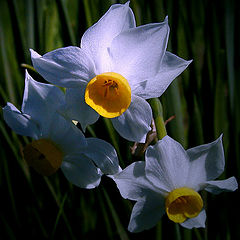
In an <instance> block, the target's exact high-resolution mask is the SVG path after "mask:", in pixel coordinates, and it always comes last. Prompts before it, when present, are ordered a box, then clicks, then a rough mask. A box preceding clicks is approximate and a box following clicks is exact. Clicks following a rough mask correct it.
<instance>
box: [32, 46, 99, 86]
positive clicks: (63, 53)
mask: <svg viewBox="0 0 240 240" xmlns="http://www.w3.org/2000/svg"><path fill="white" fill-rule="evenodd" d="M30 51H31V58H32V63H33V66H34V68H35V69H36V70H37V71H38V72H39V73H40V74H41V75H42V76H43V77H44V78H45V79H46V80H47V81H48V82H51V83H53V84H55V85H57V86H61V87H73V88H74V87H78V86H79V85H81V83H82V82H83V83H87V82H88V81H89V80H90V79H92V78H93V77H94V76H95V74H94V72H95V68H94V65H93V62H92V60H91V59H90V58H89V57H88V56H87V54H86V53H85V52H84V51H83V50H82V49H81V48H79V47H72V46H70V47H65V48H59V49H56V50H54V51H51V52H48V53H46V54H44V55H43V56H41V55H39V54H38V53H36V52H35V51H34V50H32V49H31V50H30Z"/></svg>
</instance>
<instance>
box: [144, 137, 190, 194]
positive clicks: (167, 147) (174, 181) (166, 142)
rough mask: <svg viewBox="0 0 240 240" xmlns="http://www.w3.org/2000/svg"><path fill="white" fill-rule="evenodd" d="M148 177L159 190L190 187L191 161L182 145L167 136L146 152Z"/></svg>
mask: <svg viewBox="0 0 240 240" xmlns="http://www.w3.org/2000/svg"><path fill="white" fill-rule="evenodd" d="M145 171H146V177H147V178H148V179H149V180H150V181H151V182H152V183H153V184H154V185H155V186H156V187H158V188H161V189H165V190H166V191H169V192H170V191H171V190H172V189H176V188H180V187H184V186H188V185H187V184H188V183H187V182H186V180H187V176H188V171H189V159H188V155H187V153H186V151H185V150H184V149H183V147H182V146H181V144H180V143H178V142H176V141H175V140H173V139H172V138H170V137H169V136H165V137H164V138H163V139H162V140H159V141H158V142H157V143H156V144H155V145H153V146H149V147H148V148H147V151H146V168H145Z"/></svg>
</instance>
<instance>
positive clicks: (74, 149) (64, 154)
mask: <svg viewBox="0 0 240 240" xmlns="http://www.w3.org/2000/svg"><path fill="white" fill-rule="evenodd" d="M64 104H65V96H64V93H63V92H62V91H61V90H60V89H59V88H57V87H56V86H53V85H50V84H43V83H39V82H36V81H34V80H33V79H32V78H31V77H30V75H29V74H28V73H27V72H26V77H25V90H24V96H23V103H22V108H21V111H19V110H18V109H17V108H16V107H15V106H14V105H13V104H11V103H7V105H6V106H5V107H4V108H3V116H4V119H5V121H6V123H7V124H8V125H9V127H11V128H12V129H13V130H14V131H15V132H16V133H17V134H20V135H23V136H29V137H31V138H32V139H33V141H32V142H31V143H29V144H28V145H27V146H25V147H24V149H23V155H24V158H25V160H26V162H27V163H28V164H29V165H30V166H32V167H33V168H34V169H35V170H36V171H37V172H38V173H40V174H42V175H46V176H49V175H51V174H53V173H55V172H56V171H57V170H58V169H59V168H61V169H62V171H63V173H64V175H65V176H66V178H67V179H68V180H69V181H70V182H72V183H73V184H75V185H77V186H79V187H83V188H94V187H96V186H97V185H98V184H99V183H100V180H101V176H102V174H103V173H104V174H109V175H111V174H115V173H117V172H119V171H120V170H121V169H120V167H119V165H118V158H117V154H116V151H115V150H114V148H113V147H112V146H111V145H110V144H108V143H107V142H105V141H103V140H100V139H97V138H85V137H84V135H83V134H82V132H81V131H80V130H79V129H78V128H77V127H76V126H75V125H74V124H73V123H72V122H71V121H67V120H66V119H65V118H64V117H62V116H61V115H60V114H59V113H58V109H59V108H60V107H62V106H63V105H64Z"/></svg>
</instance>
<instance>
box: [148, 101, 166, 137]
mask: <svg viewBox="0 0 240 240" xmlns="http://www.w3.org/2000/svg"><path fill="white" fill-rule="evenodd" d="M149 103H150V105H151V107H152V111H153V119H154V122H155V125H156V131H157V138H158V140H161V139H162V138H164V137H165V136H166V135H167V131H166V127H165V124H164V120H163V109H162V104H161V102H160V100H159V99H158V98H152V99H150V100H149Z"/></svg>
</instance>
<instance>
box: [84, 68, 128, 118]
mask: <svg viewBox="0 0 240 240" xmlns="http://www.w3.org/2000/svg"><path fill="white" fill-rule="evenodd" d="M85 102H86V103H87V104H88V105H89V106H90V107H92V108H93V109H94V110H95V111H96V112H98V113H99V114H100V115H101V116H103V117H106V118H114V117H118V116H120V115H121V114H122V113H123V112H125V111H126V110H127V109H128V107H129V105H130V103H131V88H130V86H129V84H128V81H127V80H126V79H125V78H124V77H123V76H122V75H120V74H118V73H114V72H106V73H102V74H100V75H97V76H95V77H94V78H93V79H92V80H91V81H90V82H89V83H88V85H87V87H86V91H85Z"/></svg>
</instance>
